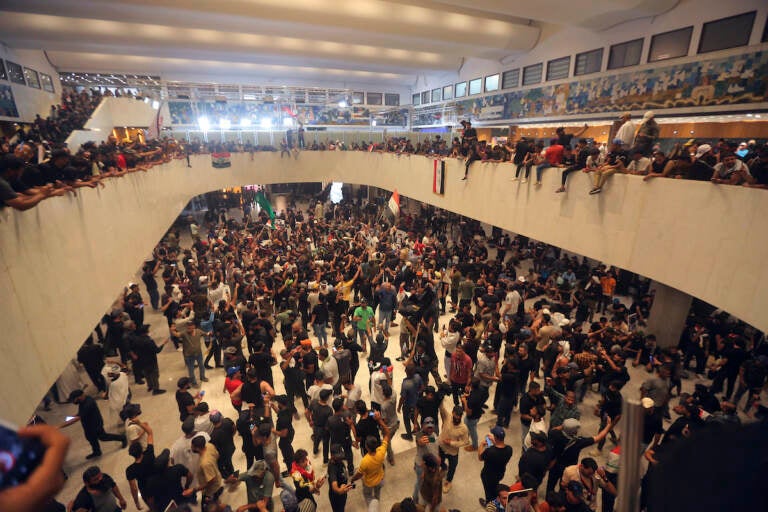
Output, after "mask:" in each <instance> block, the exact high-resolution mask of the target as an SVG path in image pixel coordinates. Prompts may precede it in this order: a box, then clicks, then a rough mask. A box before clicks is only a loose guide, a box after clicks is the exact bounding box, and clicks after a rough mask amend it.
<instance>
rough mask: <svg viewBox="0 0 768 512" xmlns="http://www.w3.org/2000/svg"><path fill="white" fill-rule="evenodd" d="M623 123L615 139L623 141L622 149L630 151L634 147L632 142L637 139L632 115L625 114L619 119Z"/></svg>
mask: <svg viewBox="0 0 768 512" xmlns="http://www.w3.org/2000/svg"><path fill="white" fill-rule="evenodd" d="M619 119H620V120H621V121H623V123H622V125H621V126H620V127H619V129H618V130H617V131H616V135H615V136H614V139H616V140H619V141H621V147H622V149H629V148H630V146H632V141H633V140H634V139H635V130H636V127H635V123H633V122H632V114H630V113H629V112H624V113H623V114H621V116H620V117H619Z"/></svg>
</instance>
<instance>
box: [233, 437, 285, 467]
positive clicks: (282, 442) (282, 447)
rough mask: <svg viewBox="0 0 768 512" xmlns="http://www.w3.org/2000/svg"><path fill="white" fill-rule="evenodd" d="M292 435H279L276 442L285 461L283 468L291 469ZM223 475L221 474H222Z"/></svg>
mask: <svg viewBox="0 0 768 512" xmlns="http://www.w3.org/2000/svg"><path fill="white" fill-rule="evenodd" d="M292 443H293V435H289V436H286V437H281V438H280V440H279V441H278V442H277V447H278V448H280V453H281V454H282V455H283V462H285V470H286V471H288V472H290V471H291V464H292V463H293V444H292ZM222 476H223V474H222Z"/></svg>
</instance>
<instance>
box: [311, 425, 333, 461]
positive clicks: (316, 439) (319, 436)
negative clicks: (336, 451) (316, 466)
mask: <svg viewBox="0 0 768 512" xmlns="http://www.w3.org/2000/svg"><path fill="white" fill-rule="evenodd" d="M330 440H331V433H330V432H328V430H327V429H326V428H325V427H314V428H313V429H312V453H313V454H315V455H316V454H317V452H318V450H319V448H320V443H321V442H322V443H323V462H328V445H329V444H330Z"/></svg>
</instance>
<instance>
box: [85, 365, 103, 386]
mask: <svg viewBox="0 0 768 512" xmlns="http://www.w3.org/2000/svg"><path fill="white" fill-rule="evenodd" d="M85 371H86V373H88V377H90V378H91V381H93V384H94V385H95V386H96V388H97V389H98V390H99V391H101V392H104V391H106V390H107V383H106V382H105V381H104V376H103V375H102V374H101V368H93V367H88V366H86V367H85Z"/></svg>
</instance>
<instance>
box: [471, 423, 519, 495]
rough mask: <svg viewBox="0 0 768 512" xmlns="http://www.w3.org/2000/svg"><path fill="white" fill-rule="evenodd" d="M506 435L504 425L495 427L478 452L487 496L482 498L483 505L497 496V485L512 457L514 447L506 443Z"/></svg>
mask: <svg viewBox="0 0 768 512" xmlns="http://www.w3.org/2000/svg"><path fill="white" fill-rule="evenodd" d="M504 437H505V432H504V429H503V428H502V427H499V426H495V427H493V428H492V429H491V433H490V435H488V436H486V437H485V439H484V440H483V441H484V442H483V443H481V444H480V451H478V453H477V458H478V459H479V460H481V461H482V462H483V469H482V470H481V471H480V480H481V481H482V482H483V490H484V492H485V498H483V499H481V500H480V505H481V506H483V507H485V504H486V502H488V501H491V500H493V499H494V497H495V496H496V494H497V492H496V486H498V485H499V482H501V479H502V478H504V473H505V472H506V470H507V463H508V462H509V459H511V458H512V447H511V446H507V445H506V444H504Z"/></svg>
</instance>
